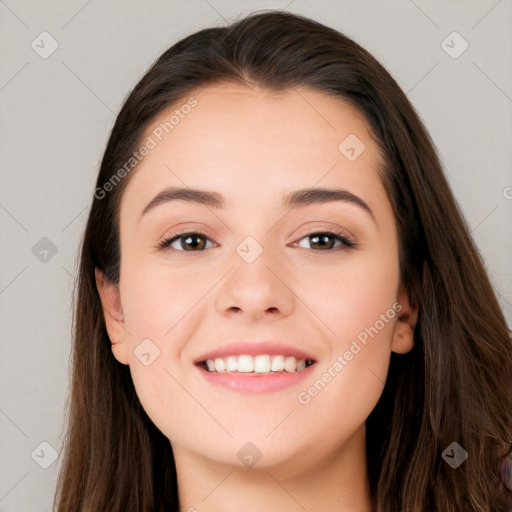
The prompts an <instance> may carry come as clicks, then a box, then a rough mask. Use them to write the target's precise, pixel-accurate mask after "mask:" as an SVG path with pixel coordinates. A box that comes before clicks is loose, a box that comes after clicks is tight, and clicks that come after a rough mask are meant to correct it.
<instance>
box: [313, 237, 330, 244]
mask: <svg viewBox="0 0 512 512" xmlns="http://www.w3.org/2000/svg"><path fill="white" fill-rule="evenodd" d="M329 238H330V236H329V235H314V236H313V237H312V239H313V240H312V241H313V244H318V243H320V244H321V245H322V246H323V247H325V245H326V242H327V241H328V239H329ZM318 240H321V242H318Z"/></svg>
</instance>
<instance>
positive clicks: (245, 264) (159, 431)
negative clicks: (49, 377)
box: [55, 11, 512, 512]
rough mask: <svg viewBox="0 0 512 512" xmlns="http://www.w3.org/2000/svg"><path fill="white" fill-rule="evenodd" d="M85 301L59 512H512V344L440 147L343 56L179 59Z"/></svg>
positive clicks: (261, 48) (83, 287) (83, 263)
mask: <svg viewBox="0 0 512 512" xmlns="http://www.w3.org/2000/svg"><path fill="white" fill-rule="evenodd" d="M77 288H78V289H77V297H76V304H75V309H76V317H75V323H74V347H73V361H72V372H73V373H72V375H73V378H72V387H71V395H70V402H69V419H68V421H69V427H68V429H69V430H68V432H67V437H66V444H65V447H64V459H63V463H62V468H61V474H60V480H59V485H58V489H57V492H56V498H55V505H56V510H57V511H58V512H69V511H80V512H100V511H105V512H106V511H109V512H112V511H123V512H128V511H130V512H150V511H162V512H163V511H174V510H176V511H178V510H179V511H180V512H184V511H193V510H197V511H201V512H203V511H204V512H206V511H215V512H230V511H240V510H244V511H249V512H256V511H259V512H260V511H262V510H265V511H266V512H269V511H272V512H277V511H280V512H282V511H285V510H286V511H299V510H302V511H304V510H306V511H308V512H314V511H323V512H330V511H358V512H369V511H378V512H398V511H410V512H413V511H414V512H432V511H443V512H451V511H453V512H455V511H457V512H459V511H462V510H464V511H465V512H469V511H475V512H477V511H478V512H484V511H485V512H489V511H498V510H501V511H504V510H509V507H510V494H508V492H509V491H507V488H506V485H507V482H506V478H504V475H506V473H507V471H509V470H507V466H506V460H509V459H505V458H504V457H505V456H506V454H507V453H508V452H509V450H510V447H511V444H512V433H511V430H512V403H511V402H512V399H511V392H510V391H511V370H512V343H511V338H510V333H509V330H508V328H507V325H506V322H505V319H504V317H503V314H502V312H501V311H500V308H499V306H498V303H497V300H496V298H495V294H494V292H493V290H492V288H491V286H490V284H489V279H488V277H487V275H486V272H485V270H484V267H483V264H482V261H481V258H480V256H479V254H478V251H477V249H476V247H475V245H474V243H473V241H472V240H471V237H470V234H469V231H468V228H467V226H466V223H465V221H464V220H463V218H462V216H461V214H460V212H459V210H458V207H457V205H456V202H455V200H454V197H453V195H452V193H451V191H450V189H449V187H448V184H447V181H446V178H445V176H444V175H443V171H442V169H441V165H440V162H439V159H438V157H437V155H436V152H435V149H434V146H433V143H432V141H431V139H430V137H429V135H428V134H427V132H426V130H425V127H424V126H423V124H422V123H421V121H420V119H419V118H418V115H417V114H416V113H415V111H414V109H413V107H412V106H411V104H410V103H409V101H408V100H407V98H406V96H405V95H404V93H403V92H402V91H401V90H400V88H399V87H398V85H397V84H396V82H395V81H394V80H393V78H392V77H391V76H390V75H389V74H388V73H387V71H386V70H385V69H384V68H383V67H382V65H380V64H379V63H378V62H377V61H376V60H375V59H374V58H373V57H372V56H371V55H370V54H369V53H368V52H367V51H365V50H364V49H363V48H361V47H360V46H359V45H357V44H356V43H355V42H353V41H352V40H350V39H349V38H347V37H346V36H344V35H342V34H340V33H339V32H337V31H335V30H333V29H331V28H328V27H326V26H323V25H321V24H319V23H317V22H314V21H311V20H309V19H306V18H303V17H300V16H297V15H292V14H288V13H285V12H279V11H271V12H268V11H267V12H260V13H257V14H253V15H251V16H249V17H246V18H244V19H242V20H239V21H237V22H236V23H234V24H232V25H231V26H229V27H223V28H209V29H206V30H201V31H200V32H198V33H195V34H193V35H191V36H189V37H186V38H185V39H183V40H181V41H179V42H178V43H176V44H175V45H173V46H172V47H171V48H170V49H169V50H167V51H166V52H165V53H164V54H163V55H162V56H161V57H160V58H159V59H158V60H157V61H156V62H155V64H154V65H153V66H152V67H151V69H150V70H149V71H148V72H147V73H146V75H145V76H144V77H143V78H142V79H141V81H140V82H139V83H138V84H137V85H136V87H135V88H134V90H133V91H132V93H131V94H130V96H129V97H128V99H127V100H126V102H125V104H124V105H123V107H122V109H121V111H120V113H119V116H118V118H117V120H116V122H115V125H114V127H113V130H112V133H111V135H110V139H109V141H108V144H107V147H106V150H105V154H104V157H103V161H102V164H101V169H100V172H99V176H98V180H97V185H96V190H95V192H94V198H93V202H92V207H91V211H90V214H89V219H88V222H87V226H86V230H85V234H84V237H83V242H82V250H81V258H80V267H79V279H78V284H77ZM500 461H501V465H499V462H500ZM508 485H509V484H508Z"/></svg>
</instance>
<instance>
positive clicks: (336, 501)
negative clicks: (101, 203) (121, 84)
mask: <svg viewBox="0 0 512 512" xmlns="http://www.w3.org/2000/svg"><path fill="white" fill-rule="evenodd" d="M193 96H194V98H196V100H197V102H198V104H197V106H196V107H195V108H194V109H193V110H192V111H191V113H190V114H188V116H185V117H184V119H182V120H180V123H179V124H178V125H177V126H176V127H175V128H174V129H173V130H172V131H171V132H170V133H169V135H167V136H166V137H165V138H164V139H163V140H162V142H160V143H159V144H158V145H157V146H156V148H154V149H153V150H151V151H150V153H149V154H148V155H147V156H146V157H145V158H144V160H143V161H142V163H141V164H140V165H139V167H138V169H137V170H136V171H133V175H131V176H130V182H129V183H128V186H127V188H126V190H125V192H124V195H123V198H122V203H121V209H120V240H121V254H122V258H121V274H120V282H119V286H115V285H112V284H109V283H107V282H106V281H105V280H104V279H103V276H102V275H101V273H100V272H99V271H97V273H96V276H97V285H98V290H99V292H100V297H101V300H102V305H103V309H104V314H105V319H106V324H107V330H108V334H109V337H110V339H111V341H112V343H113V345H112V351H113V355H114V357H116V359H117V360H118V361H119V362H120V363H122V364H127V365H129V366H130V371H131V375H132V378H133V381H134V385H135V388H136V390H137V394H138V396H139V398H140V401H141V403H142V405H143V407H144V409H145V411H146V412H147V414H148V415H149V417H150V418H151V419H152V421H153V422H154V423H155V424H156V426H157V427H158V428H159V429H160V430H161V431H162V432H163V433H164V434H165V435H166V436H167V437H168V438H169V440H170V442H171V444H172V447H173V450H174V455H175V461H176V467H177V472H178V487H179V497H180V510H181V511H182V512H184V511H187V510H200V511H201V512H207V511H216V512H219V511H223V512H229V511H239V510H246V511H249V512H256V511H261V510H266V511H275V512H277V511H282V510H287V511H299V510H301V511H302V510H304V509H306V510H308V511H309V512H314V511H317V510H318V511H320V510H321V511H323V512H329V511H335V510H336V511H339V510H343V511H358V512H363V511H364V512H367V511H370V509H371V507H370V495H369V488H368V474H367V467H366V452H365V435H366V430H365V421H366V419H367V417H368V416H369V414H370V413H371V411H372V410H373V408H374V406H375V404H376V403H377V401H378V399H379V398H380V396H381V393H382V390H383V388H384V382H385V380H386V376H387V372H388V367H389V359H390V355H391V352H392V351H393V352H396V353H401V354H403V353H406V352H408V351H410V350H411V349H412V348H413V346H414V335H413V329H414V325H415V323H416V320H417V311H416V310H415V309H414V308H413V307H411V305H410V303H409V300H408V297H407V295H406V293H405V292H404V291H403V288H402V286H401V283H400V279H399V266H398V239H397V232H396V226H395V220H394V216H393V212H392V209H391V205H390V203H389V200H388V198H387V196H386V192H385V189H384V187H383V185H382V182H381V180H380V178H379V175H378V173H377V168H378V163H379V154H378V151H377V145H376V144H375V142H374V141H373V140H372V138H371V137H370V134H369V131H368V130H367V128H366V124H365V120H364V118H363V117H362V115H361V114H360V113H359V112H358V110H357V109H355V108H354V107H352V106H351V105H349V104H347V103H345V102H344V101H342V100H341V99H339V98H333V97H331V96H328V95H326V94H324V93H320V92H317V91H313V90H311V89H307V88H301V89H297V90H287V91H285V92H284V93H280V94H276V93H271V92H269V91H267V90H264V89H257V88H249V87H245V86H242V85H238V84H230V83H226V84H217V85H215V86H209V87H207V88H205V89H202V90H199V91H197V93H196V94H194V95H193ZM175 108H177V106H176V105H173V106H172V108H170V109H169V110H168V111H166V112H164V113H162V114H161V115H160V116H158V118H157V119H155V121H154V123H153V125H152V127H150V130H148V134H149V133H151V130H152V129H154V127H156V126H158V124H159V123H160V122H161V121H162V120H165V119H168V117H169V114H170V112H172V110H174V109H175ZM349 134H355V135H356V136H357V137H358V138H359V139H360V140H361V141H363V143H364V144H365V150H364V151H363V152H362V154H361V155H360V156H359V157H358V158H357V159H356V160H354V161H349V160H348V159H347V158H346V157H345V156H344V155H343V154H342V153H341V152H340V151H339V150H338V145H339V144H340V142H341V141H343V140H344V139H345V137H347V136H348V135H349ZM169 186H176V187H183V186H187V187H192V188H201V189H206V190H209V191H216V192H219V193H221V194H222V195H224V196H225V198H226V201H227V208H226V209H225V210H220V209H219V210H217V209H215V208H213V207H207V206H204V205H198V204H193V203H188V202H185V201H175V202H172V203H167V204H162V205H160V206H158V207H156V208H154V209H152V210H151V211H149V212H148V213H146V214H145V215H144V216H143V217H142V218H141V212H142V210H143V209H144V207H145V206H146V205H147V204H148V203H149V202H150V201H151V199H152V198H153V197H154V196H155V195H156V194H158V193H159V192H160V191H161V190H163V189H164V188H166V187H169ZM305 187H325V188H342V189H345V190H348V191H350V192H352V193H353V194H356V195H357V196H359V197H360V198H361V199H363V200H364V201H365V202H366V203H367V204H368V205H369V206H370V208H371V210H372V212H373V217H372V216H371V215H370V214H368V212H366V211H364V209H362V208H361V207H359V206H357V205H355V204H351V203H348V202H340V201H336V202H328V203H322V204H313V205H309V206H305V207H301V208H297V209H294V210H289V209H286V208H284V207H283V205H282V204H281V196H282V194H283V193H286V192H290V191H291V190H295V189H298V188H305ZM333 228H337V229H340V230H342V232H343V233H346V234H347V235H350V237H351V240H353V241H354V242H355V243H356V244H357V246H356V247H354V248H347V247H343V246H341V248H338V247H339V246H340V244H339V242H336V241H335V240H336V239H335V238H334V239H331V238H330V239H328V243H327V248H322V246H321V245H320V246H319V245H318V244H317V245H315V243H314V240H313V239H312V238H311V237H308V236H307V235H310V234H311V233H312V232H313V233H314V232H325V231H330V230H332V229H333ZM194 229H202V230H206V232H207V234H208V237H207V239H202V238H200V239H199V240H198V242H200V243H203V244H207V245H206V248H205V249H204V250H203V251H202V252H200V251H198V250H196V251H195V252H194V248H193V247H192V248H190V245H187V244H186V243H185V241H184V239H183V238H182V239H178V241H177V242H175V243H174V244H173V247H174V248H167V249H164V250H162V249H157V248H156V247H157V245H158V243H159V242H160V241H161V240H162V239H164V238H166V237H167V235H169V233H171V232H174V231H178V232H180V233H189V232H191V231H194ZM247 236H252V237H253V238H254V239H255V240H256V241H257V242H258V244H259V245H260V246H261V248H262V250H263V252H262V254H261V255H260V256H259V257H258V258H257V259H256V260H255V261H254V262H253V263H251V264H248V263H246V262H245V261H244V260H243V259H242V258H241V257H240V256H239V255H238V254H237V252H236V248H237V246H238V245H239V244H240V243H241V242H242V240H244V239H245V238H246V237H247ZM208 240H211V241H210V242H208ZM182 244H185V249H183V245H182ZM333 246H334V247H333ZM318 247H320V248H318ZM331 247H333V248H331ZM187 248H188V252H187ZM180 249H181V250H180ZM396 303H398V304H399V305H400V306H399V308H401V311H400V314H399V315H395V317H394V318H393V319H392V320H391V321H389V322H388V323H386V324H385V326H384V328H382V329H381V330H379V332H378V334H377V335H376V336H374V337H373V338H370V341H369V342H368V344H367V345H366V346H365V347H364V348H363V349H362V350H361V351H360V352H359V353H358V354H357V355H356V356H355V357H354V358H353V359H352V360H351V361H349V362H348V364H347V365H346V366H345V367H344V368H343V371H341V372H338V373H336V377H335V378H333V379H331V381H330V382H329V383H328V384H327V385H326V386H325V387H324V388H323V389H322V390H321V391H320V392H319V393H318V394H317V395H316V396H314V397H312V398H311V400H310V401H309V402H308V403H307V404H302V403H299V401H298V399H297V394H298V392H299V391H304V390H307V389H308V387H309V386H311V385H312V384H313V383H314V382H315V381H317V380H318V379H319V378H321V376H322V374H323V373H324V372H325V371H327V370H328V368H329V367H332V365H333V362H334V361H335V360H336V358H337V356H338V355H340V354H344V353H345V352H346V351H347V350H348V349H349V348H350V345H351V343H352V341H353V340H354V339H356V337H357V335H358V334H359V333H361V332H362V331H364V329H365V328H367V327H370V326H373V325H375V323H376V321H377V320H378V319H379V316H380V315H381V314H383V313H385V312H386V310H388V309H389V308H391V307H392V305H393V304H396ZM146 338H149V339H150V340H151V342H152V343H153V344H154V346H156V347H158V349H159V350H160V355H159V357H158V358H156V359H155V360H154V362H152V364H150V365H148V366H145V365H144V364H142V363H141V362H140V361H139V359H138V358H137V357H135V355H134V350H135V348H136V347H137V346H138V345H139V344H140V343H141V341H142V340H144V339H146ZM242 339H245V340H247V339H249V340H266V339H274V340H282V341H284V342H286V343H289V344H292V345H296V346H298V347H301V348H303V349H304V350H306V351H308V352H310V353H312V354H314V356H315V359H316V363H315V365H314V366H313V368H312V369H311V370H312V373H311V377H310V378H308V379H306V380H303V381H302V382H301V383H300V384H298V385H297V386H292V387H291V388H290V387H289V388H286V389H284V390H282V391H279V392H277V393H272V394H265V395H245V394H241V393H237V392H234V391H230V390H227V389H224V388H218V387H214V386H211V385H209V384H208V383H207V382H206V381H205V380H204V379H203V378H198V373H197V369H196V368H195V367H194V365H193V362H194V361H195V360H196V359H197V357H198V356H200V355H202V354H203V353H204V352H206V351H208V350H211V349H213V348H215V347H218V346H220V345H222V344H225V343H227V342H233V341H238V340H242ZM152 346H153V345H152ZM331 372H332V370H331ZM247 442H251V443H253V444H254V445H255V446H256V447H257V448H258V450H259V451H260V452H261V454H262V457H261V459H260V460H259V461H258V462H257V464H256V465H255V466H254V467H252V468H250V469H249V468H247V467H245V466H244V464H242V462H241V461H240V460H239V459H238V457H237V452H238V451H239V450H240V449H241V448H242V447H243V446H244V445H245V444H246V443H247Z"/></svg>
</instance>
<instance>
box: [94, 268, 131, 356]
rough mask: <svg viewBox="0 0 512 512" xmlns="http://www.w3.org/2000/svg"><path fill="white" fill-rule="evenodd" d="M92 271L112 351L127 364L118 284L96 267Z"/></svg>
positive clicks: (124, 329) (127, 344)
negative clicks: (108, 279) (110, 280)
mask: <svg viewBox="0 0 512 512" xmlns="http://www.w3.org/2000/svg"><path fill="white" fill-rule="evenodd" d="M94 272H95V278H96V287H97V289H98V294H99V296H100V300H101V306H102V309H103V316H104V318H105V326H106V328H107V333H108V337H109V338H110V342H111V343H112V353H113V354H114V357H115V358H116V359H117V360H118V361H119V362H120V363H122V364H126V365H127V364H129V362H130V350H129V339H128V336H127V334H128V333H127V330H126V327H125V325H124V314H123V308H122V306H121V296H120V292H119V286H117V285H115V284H113V283H110V282H109V281H107V280H106V279H105V276H104V275H103V272H101V270H99V269H98V268H95V269H94Z"/></svg>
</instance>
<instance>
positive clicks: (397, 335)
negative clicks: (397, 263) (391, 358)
mask: <svg viewBox="0 0 512 512" xmlns="http://www.w3.org/2000/svg"><path fill="white" fill-rule="evenodd" d="M397 302H398V303H399V304H400V306H401V308H400V313H399V315H398V319H397V321H396V323H395V326H394V329H393V337H392V340H391V350H392V351H393V352H396V353H397V354H406V353H407V352H410V351H411V350H412V349H413V348H414V328H415V326H416V323H417V321H418V306H417V305H416V304H413V303H412V301H411V300H410V298H409V296H408V294H407V292H406V291H405V290H404V289H402V290H401V291H400V293H399V294H398V298H397Z"/></svg>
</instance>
